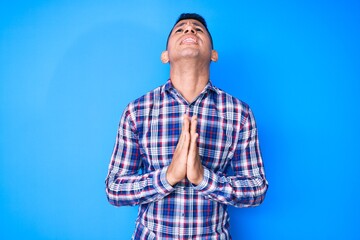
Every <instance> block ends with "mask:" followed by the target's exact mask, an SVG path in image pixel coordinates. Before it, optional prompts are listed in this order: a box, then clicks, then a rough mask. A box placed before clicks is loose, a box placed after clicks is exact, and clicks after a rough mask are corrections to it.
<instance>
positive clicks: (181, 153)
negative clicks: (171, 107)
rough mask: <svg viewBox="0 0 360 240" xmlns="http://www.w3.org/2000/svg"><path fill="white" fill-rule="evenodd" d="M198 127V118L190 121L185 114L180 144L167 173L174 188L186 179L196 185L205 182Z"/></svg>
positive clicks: (168, 179)
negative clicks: (199, 149) (198, 142)
mask: <svg viewBox="0 0 360 240" xmlns="http://www.w3.org/2000/svg"><path fill="white" fill-rule="evenodd" d="M196 125H197V117H196V116H192V118H191V119H190V118H189V116H188V115H187V114H184V121H183V125H182V130H181V135H180V138H179V142H178V144H177V146H176V149H175V152H174V156H173V159H172V161H171V164H170V165H169V167H168V170H167V173H166V180H167V181H168V182H169V184H170V185H172V186H174V185H175V184H176V183H178V182H180V181H181V180H183V179H184V178H187V179H188V180H189V181H190V182H191V183H193V184H195V185H198V184H199V183H201V181H202V180H203V177H204V168H203V166H202V164H201V160H200V156H199V151H198V147H197V138H198V137H199V134H198V133H197V132H196Z"/></svg>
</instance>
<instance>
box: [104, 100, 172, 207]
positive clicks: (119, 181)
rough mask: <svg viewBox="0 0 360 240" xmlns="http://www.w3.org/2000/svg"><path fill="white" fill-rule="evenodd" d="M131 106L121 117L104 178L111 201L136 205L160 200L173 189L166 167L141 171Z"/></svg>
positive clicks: (122, 204) (117, 203) (116, 204)
mask: <svg viewBox="0 0 360 240" xmlns="http://www.w3.org/2000/svg"><path fill="white" fill-rule="evenodd" d="M131 118H132V115H131V111H130V110H129V106H128V107H127V109H125V111H124V113H123V116H122V118H121V120H120V124H119V129H118V134H117V137H116V142H115V146H114V151H113V154H112V156H111V161H110V164H109V170H108V175H107V177H106V180H105V184H106V194H107V198H108V201H109V202H110V203H111V204H112V205H115V206H126V205H127V206H134V205H139V204H145V203H149V202H153V201H158V200H160V199H162V198H164V197H165V196H166V195H168V194H169V193H170V192H172V191H173V187H172V186H171V185H170V184H169V183H168V182H167V180H166V171H167V167H164V168H161V169H157V170H155V171H153V172H148V173H145V174H139V170H140V169H141V167H142V161H141V156H140V149H139V143H138V136H137V133H136V125H135V123H134V121H133V120H132V119H131Z"/></svg>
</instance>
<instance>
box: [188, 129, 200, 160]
mask: <svg viewBox="0 0 360 240" xmlns="http://www.w3.org/2000/svg"><path fill="white" fill-rule="evenodd" d="M198 137H199V134H198V133H194V134H193V135H192V136H191V143H190V149H189V154H191V155H192V157H195V156H196V154H197V139H198Z"/></svg>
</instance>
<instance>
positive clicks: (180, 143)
mask: <svg viewBox="0 0 360 240" xmlns="http://www.w3.org/2000/svg"><path fill="white" fill-rule="evenodd" d="M187 125H189V123H188V116H187V115H186V114H184V115H183V122H182V128H181V133H180V137H179V141H178V144H177V146H176V148H175V151H176V150H178V149H179V148H182V147H183V144H184V141H185V133H186V132H188V130H186V129H188V128H189V126H187Z"/></svg>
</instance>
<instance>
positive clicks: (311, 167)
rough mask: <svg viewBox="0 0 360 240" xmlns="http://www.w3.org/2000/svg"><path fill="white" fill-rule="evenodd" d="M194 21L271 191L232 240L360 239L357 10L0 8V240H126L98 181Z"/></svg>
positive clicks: (235, 224) (358, 6)
mask: <svg viewBox="0 0 360 240" xmlns="http://www.w3.org/2000/svg"><path fill="white" fill-rule="evenodd" d="M182 12H198V13H200V14H202V15H203V16H204V17H205V18H206V20H207V21H208V25H209V29H210V31H211V33H212V35H213V38H214V44H215V48H216V49H217V50H218V52H219V61H218V62H217V63H213V64H212V66H211V76H212V81H213V83H214V84H215V85H216V86H218V87H220V88H222V89H224V90H225V91H227V92H229V93H231V94H233V95H234V96H236V97H238V98H240V99H242V100H244V101H245V102H247V103H248V104H249V105H250V106H251V107H252V109H253V111H254V113H255V116H256V119H257V124H258V128H259V135H260V142H261V147H262V153H263V158H264V162H265V167H266V173H267V178H268V180H269V183H270V188H269V191H268V194H267V197H266V199H265V202H264V203H263V205H261V206H260V207H258V208H250V209H235V208H230V211H231V221H232V223H231V224H232V234H233V238H234V239H235V240H237V239H359V238H360V230H359V228H358V227H359V220H360V219H359V217H360V207H359V196H360V191H359V184H360V181H359V160H360V156H359V155H360V154H359V148H360V144H359V143H360V140H359V134H360V129H359V121H360V108H359V103H360V97H359V92H360V83H359V81H360V27H359V24H360V3H359V1H350V0H344V1H331V0H330V1H321V0H317V1H308V0H305V1H304V0H302V1H300V0H296V1H281V0H274V1H210V0H208V1H174V0H167V1H165V0H164V1H161V0H159V1H131V2H130V1H115V0H113V1H112V0H105V1H89V0H88V1H65V0H64V1H51V0H47V1H45V0H44V1H40V0H38V1H35V0H33V1H1V3H0V111H1V112H0V114H1V115H0V154H1V155H0V228H1V230H0V239H130V236H131V234H132V231H133V228H134V221H135V218H136V213H137V212H136V211H137V208H136V207H121V208H115V207H113V206H111V205H110V204H108V203H107V200H106V196H105V191H104V188H105V185H104V180H105V177H106V174H107V167H108V163H109V161H110V156H111V153H112V149H113V145H114V142H115V136H116V130H117V124H118V121H119V119H120V115H121V113H122V111H123V109H124V107H125V105H126V104H127V103H128V102H130V101H131V100H134V99H135V98H137V97H139V96H140V95H142V94H144V93H146V92H147V91H149V90H151V89H153V88H155V87H157V86H159V85H161V84H163V83H164V82H165V81H166V80H167V78H168V76H169V72H168V71H169V66H168V65H163V64H162V63H161V62H160V54H161V52H162V51H163V50H164V48H165V42H166V38H167V35H168V33H169V30H170V29H171V27H172V25H173V23H174V21H175V20H176V18H177V16H178V15H179V14H180V13H182Z"/></svg>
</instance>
